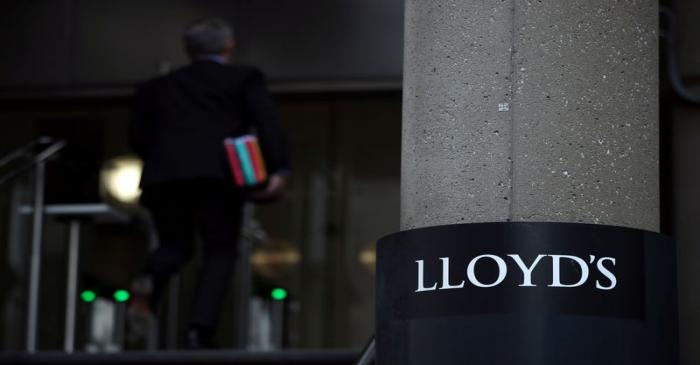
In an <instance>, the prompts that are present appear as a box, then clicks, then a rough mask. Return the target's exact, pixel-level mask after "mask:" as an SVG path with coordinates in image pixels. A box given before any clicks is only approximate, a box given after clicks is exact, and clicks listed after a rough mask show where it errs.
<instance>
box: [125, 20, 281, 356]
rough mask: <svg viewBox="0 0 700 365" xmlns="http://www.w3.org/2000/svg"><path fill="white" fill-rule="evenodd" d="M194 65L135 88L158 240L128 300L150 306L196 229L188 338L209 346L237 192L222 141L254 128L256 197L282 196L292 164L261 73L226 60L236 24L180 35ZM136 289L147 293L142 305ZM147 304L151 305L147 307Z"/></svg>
mask: <svg viewBox="0 0 700 365" xmlns="http://www.w3.org/2000/svg"><path fill="white" fill-rule="evenodd" d="M184 41H185V46H186V49H187V52H188V54H189V55H190V57H191V58H192V63H191V64H190V65H188V66H186V67H183V68H181V69H178V70H176V71H174V72H172V73H170V74H168V75H165V76H162V77H159V78H156V79H153V80H150V81H148V82H146V83H144V84H143V85H142V86H141V87H139V89H138V91H137V94H136V98H135V104H134V110H133V120H132V124H131V126H130V143H131V145H132V147H133V149H134V150H135V151H136V153H137V154H138V155H139V156H140V157H141V158H142V159H143V160H144V170H143V175H142V179H141V186H142V190H143V195H142V198H141V203H142V204H143V205H144V206H145V207H146V208H148V210H149V211H150V212H151V215H152V218H153V221H154V224H155V229H156V230H157V233H158V236H159V247H158V249H157V250H156V251H155V252H153V253H152V254H151V255H150V257H149V258H148V260H147V262H146V268H145V270H144V274H143V275H142V276H141V277H139V278H138V279H137V280H136V281H135V282H134V285H133V291H134V293H135V300H134V303H132V304H133V305H132V307H133V306H136V307H138V306H141V309H144V307H145V308H148V307H150V308H153V306H154V305H155V302H156V301H157V299H158V298H159V297H160V295H161V292H162V290H163V287H164V286H165V285H166V283H167V281H168V279H169V278H170V277H171V275H172V274H174V273H175V272H177V271H178V270H179V269H180V268H181V267H182V266H183V264H184V263H186V262H187V261H188V260H189V259H190V257H191V256H192V246H193V240H194V234H195V232H199V233H200V234H201V238H202V243H203V246H202V250H203V263H202V267H201V269H200V272H199V280H198V284H197V287H196V289H195V293H194V297H193V303H192V313H191V317H190V320H189V325H188V329H187V334H186V336H185V342H186V343H185V345H186V346H187V347H189V348H206V347H210V346H212V337H213V335H214V332H215V330H216V324H217V321H218V316H219V312H220V310H221V305H222V302H223V300H224V297H225V294H226V290H227V288H228V285H229V281H230V277H231V275H232V267H233V262H234V257H235V254H236V246H237V245H236V243H237V241H238V236H239V231H240V225H241V218H242V217H241V216H242V214H241V210H242V205H243V191H242V190H241V189H239V188H237V187H235V185H234V182H233V180H232V177H231V170H230V169H229V167H228V166H229V165H228V161H227V159H226V154H225V150H224V147H223V141H224V139H226V138H228V137H236V136H240V135H243V134H247V133H250V131H251V130H254V131H255V133H256V134H257V136H258V138H259V141H260V146H261V149H262V154H263V157H264V160H265V164H266V165H267V170H268V171H269V178H268V180H267V185H266V186H265V188H264V189H263V190H261V191H259V192H257V193H256V195H257V197H259V198H274V197H276V196H278V195H279V194H281V192H282V190H283V189H284V186H285V183H286V173H287V171H288V170H289V159H288V155H287V145H286V139H285V137H284V134H283V132H282V130H281V128H280V125H279V120H278V117H277V114H276V112H275V110H274V106H273V102H272V99H271V97H270V95H269V93H268V91H267V89H266V87H265V83H264V79H263V76H262V74H261V73H260V71H258V70H257V69H255V68H252V67H242V66H232V65H229V64H228V62H229V60H230V57H231V53H232V51H233V49H234V38H233V31H232V30H231V28H230V27H229V26H228V25H226V24H225V23H224V22H223V21H221V20H218V19H205V20H200V21H197V22H195V23H194V24H192V25H191V26H190V27H188V28H187V30H186V31H185V34H184ZM139 297H141V298H145V299H148V300H147V301H146V300H142V301H141V303H139V300H138V299H139ZM146 304H147V305H146Z"/></svg>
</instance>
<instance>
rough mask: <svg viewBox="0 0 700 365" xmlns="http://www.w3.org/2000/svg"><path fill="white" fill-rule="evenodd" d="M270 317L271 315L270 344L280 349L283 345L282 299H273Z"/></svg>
mask: <svg viewBox="0 0 700 365" xmlns="http://www.w3.org/2000/svg"><path fill="white" fill-rule="evenodd" d="M270 317H272V321H271V322H272V332H271V337H272V338H271V341H270V342H272V346H273V347H274V349H276V350H281V349H282V346H283V345H284V301H282V300H273V301H272V304H271V305H270Z"/></svg>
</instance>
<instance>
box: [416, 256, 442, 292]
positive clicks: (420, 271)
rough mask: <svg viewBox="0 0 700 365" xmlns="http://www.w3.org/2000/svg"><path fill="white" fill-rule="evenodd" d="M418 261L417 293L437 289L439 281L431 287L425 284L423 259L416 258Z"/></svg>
mask: <svg viewBox="0 0 700 365" xmlns="http://www.w3.org/2000/svg"><path fill="white" fill-rule="evenodd" d="M416 263H417V264H418V289H416V293H418V292H421V291H431V290H435V289H436V288H437V283H435V284H434V285H433V286H431V287H430V288H426V287H425V286H423V283H424V282H425V281H424V279H423V271H424V270H423V260H416Z"/></svg>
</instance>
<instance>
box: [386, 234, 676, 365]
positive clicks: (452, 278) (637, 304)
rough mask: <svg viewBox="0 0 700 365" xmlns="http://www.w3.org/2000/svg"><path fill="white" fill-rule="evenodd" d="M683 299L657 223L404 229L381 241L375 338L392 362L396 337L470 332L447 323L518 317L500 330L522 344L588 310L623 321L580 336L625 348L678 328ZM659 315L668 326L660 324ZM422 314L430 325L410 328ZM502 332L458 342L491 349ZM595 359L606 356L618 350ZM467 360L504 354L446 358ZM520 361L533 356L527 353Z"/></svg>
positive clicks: (448, 337) (449, 337) (598, 317)
mask: <svg viewBox="0 0 700 365" xmlns="http://www.w3.org/2000/svg"><path fill="white" fill-rule="evenodd" d="M675 306H676V301H675V251H674V246H673V244H672V242H671V241H670V240H669V239H667V238H665V237H663V236H661V235H659V234H656V233H653V232H647V231H642V230H635V229H629V228H621V227H612V226H602V225H588V224H565V223H483V224H463V225H449V226H439V227H429V228H422V229H416V230H410V231H404V232H399V233H396V234H393V235H389V236H387V237H384V238H382V239H381V240H380V241H379V244H378V260H377V314H378V322H377V323H378V328H377V341H378V342H377V344H378V355H379V359H380V361H381V359H384V361H386V363H392V364H394V363H397V364H400V363H404V362H402V361H399V360H398V358H397V357H394V356H392V355H389V353H388V352H387V347H389V346H390V348H393V349H392V350H391V351H394V350H395V349H396V347H397V344H398V345H399V346H398V347H399V348H413V347H415V343H414V342H411V341H415V339H416V336H418V337H423V336H428V337H429V338H431V341H435V339H436V338H443V337H444V341H445V344H448V345H449V343H450V341H454V338H455V336H456V337H457V338H459V337H460V336H463V333H460V334H457V333H451V331H448V330H447V329H446V328H452V327H451V326H454V325H455V324H456V323H462V325H463V327H464V330H467V329H470V328H471V329H472V330H473V329H474V328H475V326H476V324H477V323H482V321H483V320H484V318H487V317H488V316H490V317H491V318H494V322H493V323H494V324H497V323H501V322H502V321H503V320H504V318H510V320H506V321H505V322H503V323H510V324H509V326H510V332H508V331H506V332H505V334H504V335H502V336H505V338H510V337H512V339H513V340H514V341H515V342H516V343H517V342H518V341H517V338H518V337H523V338H525V337H527V336H532V335H538V334H537V333H528V331H535V332H537V331H548V336H549V335H551V333H555V332H556V328H558V326H559V325H560V323H559V322H560V321H562V320H564V321H565V320H566V318H571V317H575V318H588V319H587V321H589V324H590V321H593V322H601V321H603V322H604V321H624V322H623V323H625V326H622V327H620V326H618V327H615V330H613V331H610V332H607V333H606V332H603V333H596V334H595V338H590V339H586V338H585V337H584V338H579V341H581V343H582V344H585V343H586V341H598V340H600V339H601V338H606V339H607V341H608V342H610V346H613V344H614V345H615V348H617V345H619V344H620V343H621V342H620V341H622V343H627V342H629V341H630V339H632V338H635V336H636V338H637V339H639V340H641V339H642V338H644V337H646V336H655V335H658V334H660V333H662V332H663V334H664V335H665V336H666V335H668V336H671V337H673V336H675V332H673V330H672V328H675V323H676V317H675ZM661 312H663V313H661ZM537 318H539V320H538V319H537ZM606 318H607V319H606ZM661 318H662V319H663V321H664V322H665V324H664V325H662V326H661V327H663V328H661V327H659V326H658V325H657V324H658V323H659V320H660V319H661ZM445 321H448V322H445ZM532 321H536V322H537V323H534V322H533V323H531V324H532V325H533V327H532V329H530V330H528V329H527V328H525V327H523V326H526V324H527V323H530V322H532ZM417 323H420V325H421V328H422V330H421V331H422V332H425V333H423V334H418V333H416V332H415V330H414V331H411V330H408V329H409V328H411V325H412V324H417ZM439 323H443V324H444V323H450V324H451V326H448V327H444V326H443V325H438V324H439ZM543 323H544V324H543ZM601 323H602V322H601ZM635 323H636V325H635ZM432 324H434V325H435V326H437V327H436V328H435V329H434V331H435V333H430V332H431V331H433V330H431V328H432V327H431V326H432ZM627 326H629V327H627ZM478 327H479V326H476V328H478ZM574 327H575V326H574ZM438 328H439V329H438ZM455 328H459V326H458V327H455ZM572 329H573V330H574V332H575V328H572ZM426 331H427V332H426ZM652 332H656V334H655V333H652ZM626 336H627V338H625V337H626ZM629 336H631V337H629ZM640 336H642V337H640ZM674 338H675V337H674ZM503 339H504V337H501V338H500V340H503ZM496 340H499V339H496V338H492V339H489V340H487V341H484V343H478V342H479V341H477V343H474V344H464V343H455V348H456V349H457V353H461V352H463V351H464V346H479V348H481V349H484V348H489V346H491V347H493V343H492V342H493V341H496ZM397 341H398V342H397ZM402 341H406V342H402ZM615 341H617V342H615ZM520 342H521V343H527V342H528V341H520ZM411 343H413V345H410V344H411ZM388 344H392V345H388ZM445 344H443V345H442V346H445ZM552 345H558V346H559V348H560V349H562V350H565V348H566V346H564V348H562V347H561V346H562V344H559V343H558V342H557V341H554V343H547V342H542V343H540V344H539V345H538V346H542V347H543V348H545V347H546V348H548V347H550V346H552ZM484 346H485V347H484ZM646 346H648V344H642V343H639V347H640V351H642V352H649V351H652V350H649V349H645V347H646ZM673 346H675V345H673ZM448 347H449V346H448ZM516 347H517V346H516ZM441 348H443V347H441ZM657 348H658V347H657ZM572 349H573V348H572ZM443 350H444V348H443ZM503 350H508V351H515V353H517V352H518V351H517V349H503ZM416 351H418V350H416V349H411V350H410V352H414V353H415V352H416ZM424 351H427V352H430V351H431V350H429V349H425V350H424ZM572 351H573V350H572ZM654 351H656V350H654ZM658 351H666V350H658ZM669 351H670V352H668V353H673V351H675V350H669ZM613 352H614V349H613V348H612V347H611V349H610V353H613ZM495 353H498V351H495ZM606 353H607V352H606ZM383 356H387V357H384V358H383ZM601 356H602V355H601ZM606 356H607V355H606ZM610 356H612V355H610ZM596 359H598V360H600V361H603V363H608V362H607V361H609V360H610V361H612V360H611V359H613V360H614V361H619V359H620V358H617V357H612V358H610V357H600V358H596ZM511 360H513V359H512V358H511ZM511 360H508V361H511ZM544 360H545V359H543V358H537V359H534V360H533V361H535V362H532V363H533V364H534V363H537V364H546V363H547V362H543V361H544ZM467 361H469V362H468V363H470V364H480V363H484V364H486V363H489V364H498V363H501V362H497V361H496V362H474V361H473V359H464V362H461V361H455V362H448V363H455V364H458V363H467ZM504 361H505V360H504ZM557 361H559V360H557ZM567 361H569V360H567ZM571 361H576V360H571ZM516 362H517V363H519V364H529V362H523V359H522V358H521V359H518V360H517V361H516ZM380 363H381V362H380ZM411 363H412V362H411ZM433 363H435V362H433ZM502 363H504V364H505V363H508V362H507V361H506V362H502ZM567 363H568V364H571V363H577V362H567ZM583 363H585V362H583ZM610 363H612V362H610ZM616 363H620V362H616ZM642 363H646V362H642ZM651 363H653V362H650V363H649V364H651ZM663 363H667V362H666V361H664V362H663ZM622 364H626V362H622ZM637 364H639V362H637Z"/></svg>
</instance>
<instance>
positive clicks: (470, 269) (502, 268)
mask: <svg viewBox="0 0 700 365" xmlns="http://www.w3.org/2000/svg"><path fill="white" fill-rule="evenodd" d="M482 258H489V259H491V260H493V261H495V262H496V265H498V279H496V281H494V282H493V283H491V284H483V283H482V282H480V281H479V279H477V278H476V275H475V274H474V267H475V266H476V263H477V262H478V261H479V260H481V259H482ZM507 273H508V266H507V265H506V262H505V261H503V259H502V258H500V257H498V256H494V255H481V256H477V257H475V258H474V259H473V260H471V261H470V262H469V266H467V278H468V279H469V282H470V283H472V284H474V285H476V286H478V287H480V288H490V287H494V286H496V285H498V284H500V283H501V282H503V280H504V279H505V278H506V274H507Z"/></svg>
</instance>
